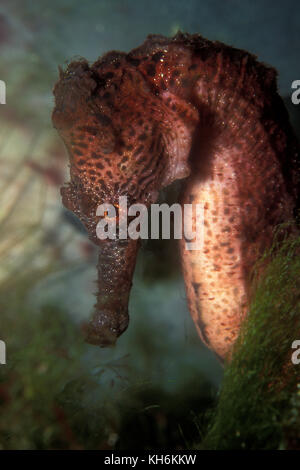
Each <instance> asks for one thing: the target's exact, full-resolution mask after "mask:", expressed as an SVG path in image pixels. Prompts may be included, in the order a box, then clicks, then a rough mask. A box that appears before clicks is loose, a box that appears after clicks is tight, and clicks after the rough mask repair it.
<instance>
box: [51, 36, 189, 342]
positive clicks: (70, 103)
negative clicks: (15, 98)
mask: <svg viewBox="0 0 300 470" xmlns="http://www.w3.org/2000/svg"><path fill="white" fill-rule="evenodd" d="M167 47H168V46H167V44H163V43H160V42H158V43H156V42H155V41H154V42H153V41H152V40H150V50H149V44H148V43H147V41H146V43H145V45H144V46H143V47H142V48H141V49H139V50H137V51H132V52H131V53H130V54H124V53H116V52H111V53H108V54H106V55H105V56H103V57H102V58H101V59H99V60H98V61H96V62H95V63H94V64H93V65H91V66H90V65H89V64H88V62H87V61H86V60H79V61H74V62H72V63H70V64H69V66H68V67H67V68H66V70H65V71H62V70H61V71H60V78H59V81H58V82H57V84H56V85H55V88H54V96H55V108H54V111H53V116H52V119H53V123H54V127H55V128H56V129H57V130H58V132H59V133H60V135H61V137H62V138H63V140H64V142H65V145H66V147H67V151H68V154H69V159H70V176H71V181H70V183H68V184H67V185H66V186H64V187H63V188H62V189H61V194H62V199H63V204H64V205H65V206H66V207H67V208H68V209H69V210H71V211H73V212H74V213H75V214H76V215H77V216H78V217H79V218H80V219H81V221H82V222H83V224H84V225H85V226H86V228H87V230H88V233H89V237H90V239H91V240H92V241H93V242H94V243H96V244H97V245H98V246H99V249H100V252H99V265H98V277H99V279H98V286H99V292H98V295H97V299H98V300H97V305H96V310H95V313H94V315H93V318H92V320H91V321H90V323H89V324H88V325H87V327H86V329H87V339H88V341H89V342H91V343H94V344H100V345H106V344H111V343H113V342H114V341H115V338H116V337H117V336H118V335H119V334H120V333H121V332H122V331H124V329H125V328H126V327H127V324H128V305H127V304H128V299H129V292H130V288H131V278H132V276H133V271H134V266H135V260H136V253H137V247H138V242H137V241H136V240H126V241H125V242H124V240H123V241H120V240H114V241H112V240H99V239H98V238H97V236H96V225H97V222H98V220H99V217H97V216H96V211H97V207H98V206H99V204H102V203H110V204H113V205H114V206H115V208H116V211H117V217H118V201H119V197H120V196H127V201H128V204H132V203H143V204H146V205H149V204H151V203H153V202H155V200H156V199H157V196H158V192H159V190H160V189H161V188H163V187H165V186H167V185H168V184H170V183H171V182H172V181H174V180H175V179H178V178H184V177H186V176H188V175H189V173H190V167H189V164H188V157H189V152H190V147H191V142H192V133H193V129H194V128H195V126H196V123H197V119H198V114H197V111H196V109H195V108H194V107H193V106H192V105H191V104H187V102H186V99H184V98H182V97H180V94H178V93H177V94H176V93H175V94H174V93H172V92H171V90H170V89H167V87H166V86H165V85H164V83H163V78H162V76H163V75H164V74H165V78H166V79H168V80H171V76H170V70H171V68H172V67H173V65H174V61H175V59H176V57H178V51H177V53H176V54H177V55H176V57H175V56H174V57H173V59H172V60H171V56H170V51H168V50H167ZM170 47H171V46H170ZM173 47H176V45H174V46H173ZM171 52H172V51H171ZM173 55H174V54H173ZM181 55H182V58H183V59H184V58H185V57H186V52H182V51H181ZM166 56H168V57H169V63H165V59H164V58H165V57H166ZM172 61H173V62H172ZM168 74H169V75H168Z"/></svg>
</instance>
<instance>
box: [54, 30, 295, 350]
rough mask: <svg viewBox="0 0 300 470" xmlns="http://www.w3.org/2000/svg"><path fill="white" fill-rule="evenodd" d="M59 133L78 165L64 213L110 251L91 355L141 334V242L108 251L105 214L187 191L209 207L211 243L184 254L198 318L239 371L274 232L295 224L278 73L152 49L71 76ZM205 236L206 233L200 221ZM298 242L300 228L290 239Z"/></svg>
mask: <svg viewBox="0 0 300 470" xmlns="http://www.w3.org/2000/svg"><path fill="white" fill-rule="evenodd" d="M54 94H55V101H56V106H55V109H54V112H53V122H54V126H55V127H56V128H57V129H58V131H59V133H60V134H61V136H62V138H63V139H64V141H65V144H66V146H67V149H68V151H69V155H70V164H71V168H70V173H71V182H70V183H69V185H68V186H66V187H64V188H62V195H63V203H64V204H65V206H66V207H67V208H69V209H70V210H73V211H74V212H75V213H76V214H77V215H78V216H79V217H80V218H81V220H82V221H83V223H84V224H85V225H86V227H87V229H88V231H89V234H90V238H91V239H92V240H93V241H94V242H95V243H97V244H98V245H99V249H100V253H99V265H98V272H99V279H98V284H99V292H98V302H97V305H96V310H95V312H94V315H93V318H92V320H91V322H90V323H89V325H88V326H87V336H88V341H90V342H92V343H95V344H100V345H105V344H108V343H112V342H114V341H115V339H116V337H117V336H118V335H119V334H121V333H122V331H124V329H125V328H126V327H127V323H128V310H127V308H128V299H129V292H130V288H131V279H132V276H133V271H134V266H135V260H136V254H137V250H138V242H137V241H135V240H126V241H121V240H115V241H105V240H104V241H100V240H98V239H97V238H96V231H95V227H96V223H97V220H98V218H97V217H96V216H95V212H96V208H97V206H98V205H99V204H100V203H103V202H110V203H113V204H115V205H116V207H117V201H118V198H119V196H120V195H126V196H127V197H128V202H129V204H131V203H135V202H139V203H144V204H146V205H150V204H151V203H154V202H155V201H156V199H157V196H158V192H159V190H160V189H161V188H164V187H165V186H167V185H169V184H170V183H171V182H173V181H174V180H176V179H182V178H186V183H185V190H184V194H183V197H182V203H183V204H185V203H188V204H200V205H202V207H203V211H202V220H199V221H198V222H199V223H201V224H203V231H202V233H203V236H204V238H203V243H202V246H201V248H200V249H198V250H193V251H189V250H187V249H186V244H185V240H182V242H181V256H182V266H183V273H184V279H185V285H186V292H187V298H188V303H189V308H190V311H191V314H192V317H193V320H194V322H195V324H196V327H197V329H198V331H199V334H200V336H201V338H202V339H203V341H204V342H205V343H206V344H207V345H208V346H209V347H210V348H212V349H213V350H214V351H215V352H216V354H217V355H218V356H219V357H220V358H221V359H225V358H226V357H229V355H230V351H231V348H232V345H233V343H234V341H235V339H236V337H237V335H238V332H239V329H240V325H241V321H242V319H243V318H244V316H245V315H246V313H247V309H248V308H249V303H250V300H251V295H252V289H251V272H252V269H253V266H254V265H255V263H256V261H257V260H258V258H259V257H260V256H261V255H262V253H263V252H264V251H265V250H266V249H268V248H269V247H270V245H271V244H272V241H273V236H274V229H275V228H276V227H277V226H278V225H279V224H282V223H283V222H286V221H291V220H294V217H295V210H296V207H297V197H298V193H299V157H298V147H297V142H296V140H295V138H294V135H293V132H292V130H291V127H290V125H289V120H288V116H287V112H286V110H285V108H284V105H283V103H282V100H281V99H280V97H279V95H278V94H277V90H276V72H275V71H274V69H272V68H270V67H267V66H265V65H263V64H261V63H259V62H257V60H256V58H255V57H254V56H253V55H251V54H249V53H247V52H245V51H241V50H238V49H234V48H231V47H229V46H226V45H224V44H221V43H218V42H211V41H207V40H206V39H204V38H202V37H201V36H199V35H187V34H181V33H180V34H177V35H176V36H175V37H174V38H171V39H170V38H165V37H162V36H149V37H148V39H147V40H146V41H145V43H144V44H143V45H142V46H141V47H139V48H137V49H135V50H133V51H131V52H130V53H129V54H125V53H119V52H111V53H108V54H106V55H104V56H103V57H102V58H100V59H99V60H98V61H96V62H95V63H94V64H93V65H91V66H89V65H88V63H87V62H86V61H85V60H82V61H77V62H73V63H71V64H70V65H69V66H68V68H67V70H66V71H65V72H61V76H60V80H59V81H58V83H57V84H56V86H55V89H54ZM193 222H194V223H195V222H196V221H195V220H194V221H193ZM294 232H296V225H295V224H292V225H290V226H289V228H287V229H286V233H284V234H283V236H284V235H289V234H290V233H291V234H292V233H294Z"/></svg>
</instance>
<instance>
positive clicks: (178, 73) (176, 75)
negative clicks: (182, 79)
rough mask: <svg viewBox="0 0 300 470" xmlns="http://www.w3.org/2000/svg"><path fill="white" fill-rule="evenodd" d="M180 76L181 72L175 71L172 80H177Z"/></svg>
mask: <svg viewBox="0 0 300 470" xmlns="http://www.w3.org/2000/svg"><path fill="white" fill-rule="evenodd" d="M179 75H180V72H179V70H174V72H172V78H177V77H179Z"/></svg>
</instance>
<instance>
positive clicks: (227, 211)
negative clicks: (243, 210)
mask: <svg viewBox="0 0 300 470" xmlns="http://www.w3.org/2000/svg"><path fill="white" fill-rule="evenodd" d="M229 213H230V210H229V209H228V207H226V209H224V214H225V215H228V214H229Z"/></svg>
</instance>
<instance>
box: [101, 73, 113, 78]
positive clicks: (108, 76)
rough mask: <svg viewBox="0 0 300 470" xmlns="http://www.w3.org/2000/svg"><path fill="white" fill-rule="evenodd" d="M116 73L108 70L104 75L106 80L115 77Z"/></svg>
mask: <svg viewBox="0 0 300 470" xmlns="http://www.w3.org/2000/svg"><path fill="white" fill-rule="evenodd" d="M113 76H114V74H113V72H107V73H106V74H105V75H103V78H104V80H110V79H111V78H113Z"/></svg>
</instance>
